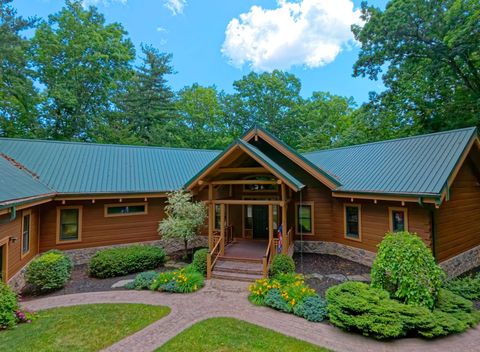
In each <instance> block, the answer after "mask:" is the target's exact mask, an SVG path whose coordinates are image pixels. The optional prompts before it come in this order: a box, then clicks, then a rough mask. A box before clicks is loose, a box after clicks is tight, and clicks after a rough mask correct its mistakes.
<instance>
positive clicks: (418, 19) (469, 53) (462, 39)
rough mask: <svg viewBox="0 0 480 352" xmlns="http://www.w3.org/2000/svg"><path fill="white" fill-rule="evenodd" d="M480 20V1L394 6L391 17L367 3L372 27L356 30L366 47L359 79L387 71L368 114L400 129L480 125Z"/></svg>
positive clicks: (409, 0) (400, 0)
mask: <svg viewBox="0 0 480 352" xmlns="http://www.w3.org/2000/svg"><path fill="white" fill-rule="evenodd" d="M479 16H480V3H479V2H478V1H477V0H465V1H458V0H446V1H434V2H428V1H423V0H392V1H390V2H389V3H388V5H387V6H386V8H385V10H380V9H378V8H376V7H373V6H369V5H367V3H366V2H365V3H363V4H362V19H363V20H364V21H365V23H364V24H362V25H354V26H353V33H354V35H355V39H356V40H357V41H358V42H359V43H360V44H361V50H360V53H359V57H358V59H357V62H356V63H355V65H354V76H368V77H370V78H371V79H377V78H378V76H379V75H380V74H381V72H382V71H385V72H384V74H383V75H382V79H383V83H384V84H385V86H386V90H385V91H384V92H383V93H381V94H380V95H375V96H374V97H373V99H372V100H371V102H370V103H369V104H368V105H367V106H366V107H367V109H368V110H371V111H372V112H373V113H374V114H376V113H378V114H379V117H380V118H379V119H378V120H379V121H381V120H387V121H395V124H396V125H397V126H396V127H397V129H396V130H398V129H403V128H408V126H416V127H417V128H418V129H420V130H421V131H423V132H433V131H439V130H446V129H452V128H459V127H467V126H472V125H480V117H479V116H480V114H479V112H480V104H479V102H480V75H479V74H478V73H479V71H480V49H479V48H480V47H479V45H478V43H479V42H480V31H479V30H478V19H479ZM371 126H372V127H374V125H373V124H372V125H371ZM383 131H384V130H383V128H381V127H380V128H379V129H378V132H379V133H382V132H383Z"/></svg>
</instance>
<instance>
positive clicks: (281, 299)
mask: <svg viewBox="0 0 480 352" xmlns="http://www.w3.org/2000/svg"><path fill="white" fill-rule="evenodd" d="M265 305H266V306H267V307H270V308H273V309H276V310H280V311H282V312H285V313H291V312H292V311H293V305H292V304H291V303H290V302H288V301H286V300H285V296H284V294H282V293H281V292H280V290H279V289H278V288H274V289H271V290H270V291H268V292H267V294H266V296H265Z"/></svg>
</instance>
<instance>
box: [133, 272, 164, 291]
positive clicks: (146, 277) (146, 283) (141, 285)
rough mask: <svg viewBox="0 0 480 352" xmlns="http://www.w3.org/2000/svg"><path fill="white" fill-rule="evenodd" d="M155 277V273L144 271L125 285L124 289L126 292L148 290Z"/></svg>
mask: <svg viewBox="0 0 480 352" xmlns="http://www.w3.org/2000/svg"><path fill="white" fill-rule="evenodd" d="M157 276H158V273H157V272H156V271H144V272H143V273H140V274H138V275H137V276H135V279H134V280H133V281H132V282H130V283H128V284H127V285H125V288H126V289H128V290H148V289H150V286H151V285H152V282H153V280H154V279H155V278H156V277H157Z"/></svg>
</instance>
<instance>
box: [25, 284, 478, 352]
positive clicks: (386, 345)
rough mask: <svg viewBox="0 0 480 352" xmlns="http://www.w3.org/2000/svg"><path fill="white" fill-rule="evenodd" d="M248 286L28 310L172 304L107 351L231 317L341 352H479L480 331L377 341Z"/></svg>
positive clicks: (89, 297) (40, 302)
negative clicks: (253, 298) (257, 297)
mask: <svg viewBox="0 0 480 352" xmlns="http://www.w3.org/2000/svg"><path fill="white" fill-rule="evenodd" d="M247 286H248V284H244V283H237V282H230V281H221V280H210V281H208V283H207V285H206V287H205V288H203V289H202V290H200V291H199V292H196V293H192V294H187V295H181V294H167V293H159V292H150V291H109V292H91V293H79V294H72V295H65V296H55V297H45V298H40V299H36V300H32V301H28V302H24V306H25V307H27V308H30V309H33V310H41V309H47V308H53V307H59V306H72V305H78V304H88V303H145V304H152V305H164V306H169V307H170V308H171V309H172V311H171V313H170V314H169V315H168V316H166V317H165V318H163V319H160V320H159V321H157V322H155V323H153V324H151V325H150V326H148V327H146V328H145V329H143V330H141V331H139V332H137V333H135V334H133V335H131V336H129V337H127V338H125V339H123V340H121V341H119V342H117V343H116V344H114V345H112V346H110V347H109V348H107V351H136V352H141V351H152V350H154V349H156V348H157V347H159V346H161V345H163V344H164V343H165V342H166V341H168V340H169V339H171V338H172V337H174V336H176V335H178V334H179V333H180V332H181V331H183V330H185V329H186V328H188V327H190V326H192V325H193V324H195V323H197V322H199V321H202V320H205V319H207V318H211V317H232V318H237V319H241V320H244V321H247V322H250V323H253V324H256V325H260V326H263V327H266V328H269V329H272V330H275V331H278V332H280V333H282V334H285V335H289V336H292V337H296V338H298V339H302V340H305V341H308V342H311V343H313V344H316V345H319V346H323V347H327V348H329V349H332V350H334V351H337V352H342V351H348V352H351V351H362V352H363V351H365V352H367V351H368V352H370V351H371V352H373V351H375V352H376V351H385V352H386V351H408V352H413V351H435V352H442V351H445V352H447V351H449V352H450V351H455V350H461V351H462V352H467V351H480V328H479V327H477V328H476V329H470V330H469V331H467V332H466V333H463V334H461V335H452V336H449V337H446V338H442V339H437V340H433V341H426V340H421V339H413V338H412V339H402V340H396V341H393V342H377V341H374V340H372V339H369V338H366V337H363V336H361V335H357V334H349V333H345V332H343V331H341V330H339V329H337V328H335V327H333V326H330V325H328V324H323V323H311V322H308V321H306V320H304V319H302V318H299V317H296V316H294V315H292V314H285V313H280V312H277V311H275V310H273V309H270V308H266V307H256V306H254V305H252V304H251V303H250V302H248V300H247Z"/></svg>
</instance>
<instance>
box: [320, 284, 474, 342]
mask: <svg viewBox="0 0 480 352" xmlns="http://www.w3.org/2000/svg"><path fill="white" fill-rule="evenodd" d="M327 302H328V305H327V309H328V315H329V318H330V322H331V323H332V324H333V325H335V326H337V327H339V328H342V329H344V330H347V331H356V332H360V333H362V334H363V335H365V336H371V337H374V338H376V339H390V338H398V337H403V336H407V335H410V336H411V335H419V336H423V337H426V338H433V337H437V336H446V335H449V334H452V333H459V332H463V331H465V330H466V329H468V328H469V327H473V326H475V325H476V324H477V323H478V321H479V320H480V316H479V312H477V311H475V310H474V308H473V304H472V303H471V302H469V301H467V300H465V299H464V298H462V297H460V296H458V295H455V294H454V293H452V292H450V291H447V290H444V289H442V290H440V292H439V295H438V302H437V306H436V308H435V309H434V310H433V311H431V310H429V309H428V308H425V307H420V306H414V305H408V304H403V303H401V302H399V301H397V300H394V299H391V298H390V296H389V294H388V292H387V291H385V290H382V289H379V288H373V287H370V286H368V285H367V284H365V283H361V282H346V283H343V284H340V285H337V286H333V287H331V288H329V289H328V290H327Z"/></svg>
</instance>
